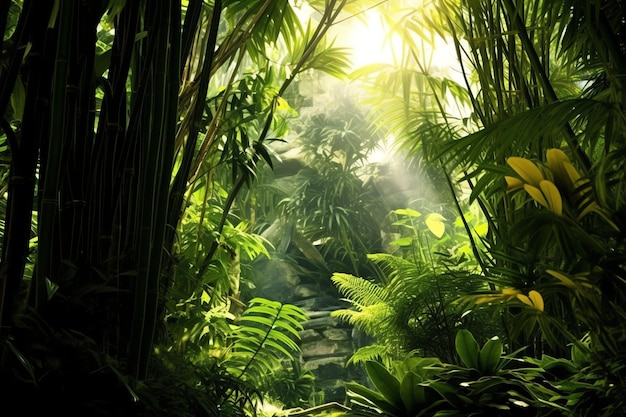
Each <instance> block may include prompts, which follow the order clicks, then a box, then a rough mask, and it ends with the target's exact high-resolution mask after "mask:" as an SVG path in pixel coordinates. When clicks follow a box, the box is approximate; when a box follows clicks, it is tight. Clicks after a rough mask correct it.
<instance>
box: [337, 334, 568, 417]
mask: <svg viewBox="0 0 626 417" xmlns="http://www.w3.org/2000/svg"><path fill="white" fill-rule="evenodd" d="M455 345H456V352H457V354H458V356H459V358H460V362H459V364H458V365H456V364H448V363H442V362H440V361H439V360H438V359H436V358H421V357H414V356H409V357H407V358H406V359H404V360H401V361H396V362H395V363H394V365H393V367H391V368H390V369H389V368H386V367H385V366H383V365H382V364H380V363H379V362H375V361H368V362H367V363H366V370H367V373H368V376H369V378H370V380H371V382H372V384H373V388H368V387H365V386H363V385H360V384H356V383H350V384H347V386H346V387H347V388H348V398H349V399H350V404H351V408H352V412H353V413H348V415H371V416H375V415H385V416H407V415H413V416H471V415H493V416H526V415H550V414H551V413H555V414H562V413H563V412H566V408H565V407H564V406H563V405H562V404H563V403H564V402H565V399H566V397H562V396H560V394H561V392H560V390H559V389H558V388H557V387H556V385H553V384H551V383H549V382H547V381H546V380H545V374H546V373H547V371H546V370H545V369H544V368H541V367H539V366H538V365H537V364H534V363H531V362H528V361H525V360H523V359H520V358H516V352H512V353H510V354H508V355H505V354H504V352H503V345H502V342H501V340H500V339H498V338H497V337H494V338H491V339H489V340H487V341H486V342H485V344H484V345H483V346H482V347H481V346H480V345H479V344H478V342H477V341H476V339H475V338H474V336H473V335H472V334H471V333H470V332H469V331H467V330H461V331H459V332H458V333H457V335H456V338H455ZM544 364H545V365H546V368H551V369H552V370H555V369H556V368H557V367H563V366H564V367H565V368H566V373H567V374H568V375H569V374H571V373H572V370H573V369H575V368H576V367H575V366H574V365H573V364H572V363H571V362H567V361H562V362H559V363H556V362H554V361H550V360H548V359H547V358H546V360H545V361H544ZM553 399H558V400H559V401H560V403H559V402H555V401H553Z"/></svg>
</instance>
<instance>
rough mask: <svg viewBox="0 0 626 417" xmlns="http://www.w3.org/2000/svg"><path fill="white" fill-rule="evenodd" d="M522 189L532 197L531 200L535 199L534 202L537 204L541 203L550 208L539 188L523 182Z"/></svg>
mask: <svg viewBox="0 0 626 417" xmlns="http://www.w3.org/2000/svg"><path fill="white" fill-rule="evenodd" d="M524 190H526V192H527V193H528V194H529V195H530V196H531V197H532V198H533V200H535V201H536V202H538V203H539V204H541V205H542V206H544V207H546V208H550V206H548V202H547V201H546V198H545V197H544V196H543V193H542V192H541V190H540V189H539V188H537V187H533V186H532V185H529V184H524Z"/></svg>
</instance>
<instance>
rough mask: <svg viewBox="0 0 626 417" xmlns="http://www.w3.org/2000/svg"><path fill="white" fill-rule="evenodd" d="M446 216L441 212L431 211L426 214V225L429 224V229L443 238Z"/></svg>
mask: <svg viewBox="0 0 626 417" xmlns="http://www.w3.org/2000/svg"><path fill="white" fill-rule="evenodd" d="M444 220H445V218H444V217H443V216H442V215H441V214H439V213H430V214H429V215H428V216H426V220H425V222H426V226H428V230H430V231H431V232H432V234H433V235H435V236H437V238H439V239H441V237H442V236H443V234H444V233H445V231H446V225H445V223H444V222H443V221H444Z"/></svg>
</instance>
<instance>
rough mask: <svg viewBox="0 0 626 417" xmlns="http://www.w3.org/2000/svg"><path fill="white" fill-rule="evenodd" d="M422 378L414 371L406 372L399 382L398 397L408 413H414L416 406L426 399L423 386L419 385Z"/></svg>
mask: <svg viewBox="0 0 626 417" xmlns="http://www.w3.org/2000/svg"><path fill="white" fill-rule="evenodd" d="M421 381H422V378H421V377H420V376H419V375H417V374H416V373H414V372H408V373H407V374H405V375H404V378H402V382H401V383H400V397H401V398H402V403H403V404H404V408H405V409H406V410H407V412H408V413H409V414H415V412H416V411H417V410H418V408H419V407H420V406H421V405H423V403H424V402H425V401H426V394H425V392H424V390H425V388H424V386H422V385H420V382H421Z"/></svg>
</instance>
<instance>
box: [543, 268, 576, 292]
mask: <svg viewBox="0 0 626 417" xmlns="http://www.w3.org/2000/svg"><path fill="white" fill-rule="evenodd" d="M546 272H547V273H548V274H550V275H552V276H553V277H554V278H556V279H558V280H559V281H561V282H562V283H563V284H565V285H566V286H567V287H569V288H571V289H573V290H575V289H576V284H575V283H574V281H572V280H571V279H569V278H568V277H567V276H566V275H565V274H562V273H560V272H557V271H553V270H551V269H547V270H546Z"/></svg>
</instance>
